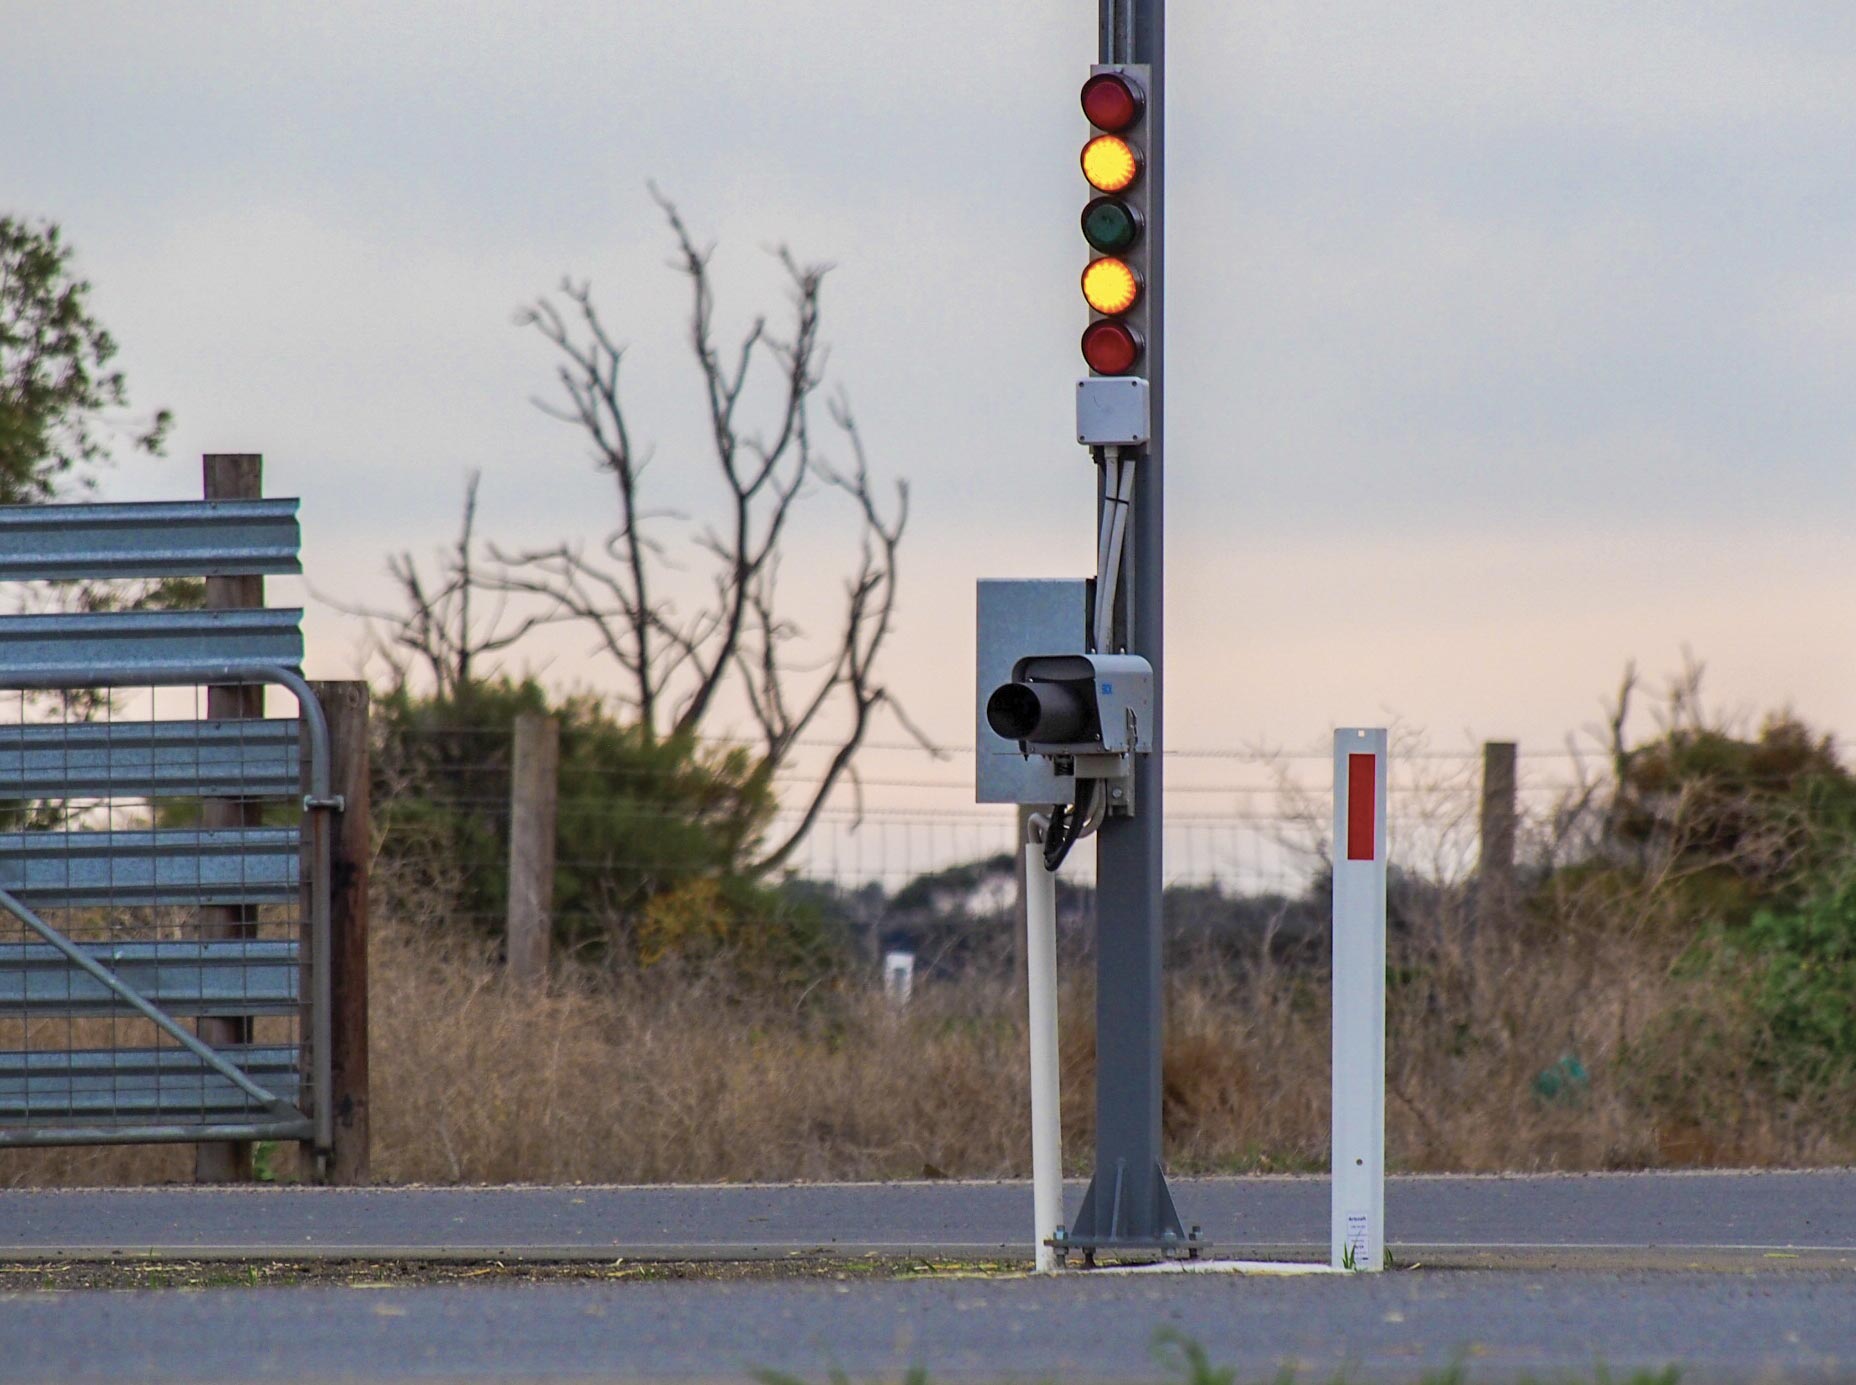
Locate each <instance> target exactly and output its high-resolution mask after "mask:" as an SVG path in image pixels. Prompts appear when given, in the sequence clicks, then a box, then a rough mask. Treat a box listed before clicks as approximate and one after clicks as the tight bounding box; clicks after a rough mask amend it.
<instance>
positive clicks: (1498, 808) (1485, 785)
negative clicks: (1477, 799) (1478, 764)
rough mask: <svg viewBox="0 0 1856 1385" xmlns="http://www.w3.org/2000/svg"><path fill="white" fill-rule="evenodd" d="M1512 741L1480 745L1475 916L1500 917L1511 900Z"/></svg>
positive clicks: (1494, 919)
mask: <svg viewBox="0 0 1856 1385" xmlns="http://www.w3.org/2000/svg"><path fill="white" fill-rule="evenodd" d="M1515 753H1516V751H1515V743H1514V742H1513V741H1485V742H1483V746H1482V825H1481V833H1482V834H1481V841H1480V850H1479V853H1478V859H1477V863H1476V918H1477V922H1479V923H1482V924H1493V923H1496V922H1498V921H1499V920H1501V919H1502V918H1503V917H1504V916H1505V915H1506V914H1507V913H1508V911H1509V909H1510V908H1511V907H1512V906H1513V903H1514V833H1515V818H1516V814H1517V809H1516V797H1517V789H1516V780H1515Z"/></svg>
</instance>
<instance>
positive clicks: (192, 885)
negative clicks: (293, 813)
mask: <svg viewBox="0 0 1856 1385" xmlns="http://www.w3.org/2000/svg"><path fill="white" fill-rule="evenodd" d="M300 854H301V837H300V834H299V833H298V831H297V829H296V828H294V827H224V828H216V829H202V828H191V827H178V828H166V829H162V830H159V831H154V832H7V833H0V889H4V890H9V891H11V892H12V893H14V894H16V895H18V896H19V897H20V898H21V899H23V900H26V901H27V902H28V903H30V904H33V905H36V906H37V907H39V908H41V909H86V908H103V907H117V908H149V907H152V906H154V905H158V904H165V903H170V902H173V901H175V900H181V899H184V900H185V901H186V902H187V903H190V904H290V903H293V902H294V901H295V898H296V891H297V885H298V879H299V878H298V861H299V857H300Z"/></svg>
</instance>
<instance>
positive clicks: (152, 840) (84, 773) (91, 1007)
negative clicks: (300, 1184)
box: [0, 500, 338, 1151]
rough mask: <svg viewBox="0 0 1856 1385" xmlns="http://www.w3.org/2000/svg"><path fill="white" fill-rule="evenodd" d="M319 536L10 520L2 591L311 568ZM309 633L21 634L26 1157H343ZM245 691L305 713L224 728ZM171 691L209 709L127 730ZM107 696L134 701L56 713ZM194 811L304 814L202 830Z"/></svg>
mask: <svg viewBox="0 0 1856 1385" xmlns="http://www.w3.org/2000/svg"><path fill="white" fill-rule="evenodd" d="M297 542H298V532H297V523H296V502H295V501H294V500H279V501H249V502H247V501H227V502H187V503H182V504H177V505H165V504H161V505H92V506H82V505H80V506H41V507H0V580H61V579H96V580H116V579H121V578H127V577H162V576H222V575H239V574H251V573H266V572H295V571H299V570H300V564H299V562H298V559H297V555H296V550H297ZM301 616H302V613H301V612H300V611H297V610H215V611H112V612H83V613H51V614H31V615H9V616H0V690H13V695H14V697H15V699H16V703H17V708H18V715H17V716H16V717H14V718H12V722H11V724H0V811H4V812H6V813H7V814H8V816H9V818H10V821H9V822H8V826H9V827H13V828H15V829H17V830H10V831H6V832H0V1036H4V1037H0V1147H4V1146H10V1145H44V1144H88V1143H103V1142H119V1143H133V1142H144V1141H165V1140H179V1141H219V1140H258V1139H302V1140H310V1141H313V1142H314V1144H315V1145H316V1147H317V1148H318V1149H319V1150H323V1151H326V1150H327V1149H329V1148H330V1146H331V1144H332V1132H333V1120H332V1112H331V1109H330V1103H329V1100H328V1097H327V1093H328V1092H329V1090H330V1080H331V1070H330V995H329V955H330V939H329V852H330V830H329V820H328V819H329V813H330V811H331V810H332V809H334V808H335V807H337V806H338V805H337V804H336V803H335V801H334V800H333V799H332V798H331V796H330V788H329V784H330V759H329V735H328V726H327V723H326V721H325V719H324V717H323V714H322V709H321V707H320V705H319V704H318V703H317V701H316V698H315V695H314V693H313V692H312V691H311V690H310V688H309V685H308V684H307V683H306V682H304V680H303V677H302V675H301V673H300V672H299V671H298V669H297V665H298V664H299V663H300V661H301V659H302V653H303V639H302V633H301V629H300V623H301ZM228 684H240V685H253V684H255V685H267V684H268V685H272V686H276V687H279V688H282V689H284V690H286V691H288V692H289V693H290V694H291V695H292V696H294V697H295V699H296V701H297V704H298V714H297V716H296V717H293V718H270V719H251V720H229V719H217V720H215V719H210V718H209V719H199V718H198V715H197V709H198V707H199V705H200V702H199V698H200V692H199V690H200V689H202V688H208V687H219V686H225V685H228ZM136 689H140V692H135V691H132V690H136ZM169 689H180V690H187V689H192V690H193V691H192V693H191V694H190V695H188V696H189V700H190V701H191V702H192V703H193V706H194V708H195V716H194V718H192V719H188V720H179V721H175V720H166V719H162V718H161V717H160V716H159V712H158V711H157V712H156V713H155V715H154V716H152V717H151V718H149V719H139V720H134V721H122V722H116V721H114V720H112V719H111V717H112V716H113V712H114V708H115V699H119V698H123V697H129V696H137V697H142V698H145V699H147V700H149V701H150V702H151V703H153V704H159V703H160V701H161V697H160V694H161V692H162V690H169ZM87 690H116V691H115V692H114V693H113V694H112V695H111V697H109V698H106V699H105V700H104V701H103V702H101V703H98V702H97V701H95V699H94V697H90V698H79V699H77V700H75V701H73V700H72V699H70V698H68V697H65V698H44V697H39V699H38V701H36V702H34V701H31V700H30V699H31V698H33V697H34V696H35V695H37V694H41V693H46V692H50V693H54V694H57V693H60V692H79V693H84V692H86V691H87ZM171 704H172V697H171V695H170V697H169V699H168V705H171ZM74 706H75V707H79V708H84V707H89V708H92V709H95V708H98V707H100V708H101V709H102V715H101V717H100V718H99V719H97V720H85V719H83V716H82V713H81V712H80V713H79V714H77V715H75V716H74V715H73V714H72V713H71V711H70V709H71V708H72V707H74ZM35 707H36V708H38V709H39V711H38V713H37V714H29V709H30V708H35ZM47 709H50V711H51V714H52V717H53V718H54V719H51V720H47V719H45V717H44V713H45V711H46V710H47ZM58 718H61V719H58ZM189 799H192V800H199V801H201V802H203V803H213V802H217V803H238V804H246V805H255V804H259V803H268V804H270V805H272V806H270V807H268V808H266V809H265V810H264V813H265V817H264V819H263V821H264V822H265V823H271V822H274V821H276V819H277V818H278V816H279V815H280V814H281V813H283V812H284V811H285V810H286V808H287V810H288V812H289V813H290V815H291V816H294V817H296V818H297V819H298V821H297V822H294V823H287V824H285V823H279V824H278V825H250V824H252V823H253V822H254V821H255V820H254V819H253V818H251V817H246V818H245V823H246V824H247V825H236V826H220V825H217V824H218V823H220V822H224V821H226V817H225V815H224V814H223V813H221V814H220V815H219V816H218V817H217V818H216V819H214V818H207V819H206V821H208V822H213V823H214V824H215V825H212V826H205V825H202V826H198V827H195V826H181V825H176V824H177V822H183V821H187V820H188V819H189V818H190V817H192V816H194V811H193V810H190V809H189V808H188V806H187V804H186V802H185V801H186V800H189ZM253 811H255V810H254V809H252V808H242V809H240V810H239V813H240V814H244V813H249V812H253ZM239 820H240V817H239V814H235V815H234V816H232V818H231V821H232V822H233V823H238V822H239ZM48 914H49V915H51V918H48V917H47V915H48ZM54 920H55V921H54ZM227 1018H237V1019H242V1020H244V1021H245V1024H244V1025H243V1026H241V1027H239V1028H235V1029H233V1030H231V1031H229V1032H228V1031H226V1026H225V1020H226V1019H227ZM208 1023H211V1024H213V1025H216V1026H218V1028H217V1029H216V1030H214V1031H213V1038H214V1042H210V1043H209V1042H207V1041H206V1040H205V1038H203V1035H206V1034H207V1032H208V1031H207V1030H206V1029H205V1028H204V1026H205V1025H206V1024H208ZM192 1024H199V1025H201V1026H202V1027H201V1029H200V1031H199V1032H198V1033H196V1032H195V1030H194V1028H192V1027H190V1026H191V1025H192ZM258 1026H264V1028H263V1030H262V1032H260V1030H259V1029H258ZM241 1032H244V1033H245V1034H246V1037H244V1038H238V1037H237V1035H238V1034H240V1033H241ZM99 1040H101V1041H102V1042H98V1041H99ZM150 1040H153V1042H152V1043H151V1042H150Z"/></svg>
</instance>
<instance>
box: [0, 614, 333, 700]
mask: <svg viewBox="0 0 1856 1385" xmlns="http://www.w3.org/2000/svg"><path fill="white" fill-rule="evenodd" d="M302 621H303V613H302V611H300V610H288V609H284V610H258V611H102V612H89V613H86V614H83V615H29V616H0V686H4V687H14V688H17V687H46V686H58V687H74V688H81V687H120V686H122V685H124V684H127V683H142V682H147V683H157V682H173V681H178V680H175V679H170V678H167V677H164V675H166V674H168V673H170V672H176V671H179V670H195V671H198V672H200V673H202V674H205V675H206V676H207V678H208V680H209V681H217V679H218V676H219V671H220V670H230V669H241V668H243V669H261V668H294V667H296V665H298V664H300V663H302V662H303V631H302V628H301V626H302ZM97 680H102V681H97Z"/></svg>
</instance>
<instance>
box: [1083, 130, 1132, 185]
mask: <svg viewBox="0 0 1856 1385" xmlns="http://www.w3.org/2000/svg"><path fill="white" fill-rule="evenodd" d="M1140 176H1141V156H1140V155H1139V154H1137V153H1135V152H1134V146H1133V145H1131V144H1129V143H1128V141H1126V140H1125V139H1122V138H1121V137H1120V136H1119V135H1097V136H1096V137H1095V138H1094V139H1092V140H1090V141H1089V143H1087V144H1085V145H1084V146H1083V177H1085V178H1087V179H1088V180H1089V186H1090V187H1092V188H1094V189H1095V190H1096V191H1097V192H1120V191H1121V190H1122V189H1123V188H1126V187H1128V186H1129V185H1130V184H1132V183H1133V182H1134V180H1135V179H1136V178H1138V177H1140Z"/></svg>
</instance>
